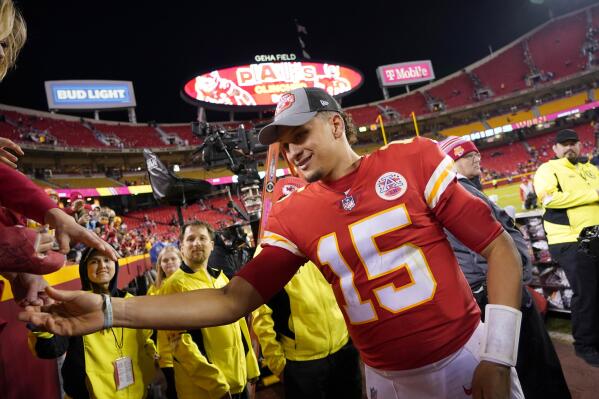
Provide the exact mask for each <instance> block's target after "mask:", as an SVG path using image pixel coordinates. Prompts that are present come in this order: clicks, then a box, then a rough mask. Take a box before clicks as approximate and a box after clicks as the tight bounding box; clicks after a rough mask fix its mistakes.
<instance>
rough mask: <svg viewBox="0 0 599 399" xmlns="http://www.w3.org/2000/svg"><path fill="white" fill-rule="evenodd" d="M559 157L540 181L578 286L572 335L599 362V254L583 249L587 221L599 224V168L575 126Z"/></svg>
mask: <svg viewBox="0 0 599 399" xmlns="http://www.w3.org/2000/svg"><path fill="white" fill-rule="evenodd" d="M553 151H554V152H555V155H557V159H554V160H550V161H547V162H545V163H544V164H542V165H541V166H540V167H539V169H538V170H537V172H536V174H535V177H534V187H535V191H536V192H537V195H538V196H539V198H540V200H541V201H542V202H543V206H544V207H545V213H544V215H543V224H544V227H545V231H546V233H547V241H548V243H549V251H550V252H551V256H552V258H553V259H554V260H555V261H557V262H558V263H559V265H560V266H561V267H562V268H563V269H564V271H565V273H566V276H567V277H568V281H569V282H570V287H571V288H572V291H573V296H572V301H571V310H572V335H573V336H574V349H575V352H576V355H577V356H579V357H581V358H582V359H584V360H585V361H586V362H587V363H588V364H590V365H592V366H595V367H599V259H596V258H594V257H592V256H590V255H587V254H584V253H582V252H579V251H578V244H577V238H578V236H579V234H580V232H581V230H582V229H583V228H584V227H588V226H594V225H599V170H598V169H597V167H595V166H594V165H592V164H591V163H589V162H588V160H587V159H586V158H582V157H581V156H580V152H581V144H580V141H579V139H578V134H577V133H576V132H575V131H573V130H562V131H560V132H558V133H557V136H556V142H555V144H554V145H553Z"/></svg>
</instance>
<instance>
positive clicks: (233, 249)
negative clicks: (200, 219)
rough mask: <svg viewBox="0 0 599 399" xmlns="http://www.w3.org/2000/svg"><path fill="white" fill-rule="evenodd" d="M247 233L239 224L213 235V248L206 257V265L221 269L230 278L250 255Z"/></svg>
mask: <svg viewBox="0 0 599 399" xmlns="http://www.w3.org/2000/svg"><path fill="white" fill-rule="evenodd" d="M253 249H254V248H251V247H250V244H249V239H248V237H247V234H245V232H244V231H243V229H241V227H240V226H231V227H229V228H228V229H225V230H221V231H218V232H216V233H215V235H214V250H213V251H212V254H211V255H210V258H209V259H208V266H209V267H212V268H214V269H221V270H222V271H223V273H224V274H225V276H227V278H231V277H232V276H233V275H234V274H235V273H237V271H238V270H239V269H241V267H242V266H243V265H244V264H245V263H246V262H248V261H249V260H250V259H251V257H252V252H253V251H252V250H253Z"/></svg>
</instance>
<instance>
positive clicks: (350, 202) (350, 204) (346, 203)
mask: <svg viewBox="0 0 599 399" xmlns="http://www.w3.org/2000/svg"><path fill="white" fill-rule="evenodd" d="M341 206H343V209H345V210H346V211H351V210H352V209H354V207H355V206H356V201H354V197H352V196H351V195H346V196H345V198H343V199H342V200H341Z"/></svg>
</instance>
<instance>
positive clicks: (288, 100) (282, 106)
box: [275, 93, 295, 116]
mask: <svg viewBox="0 0 599 399" xmlns="http://www.w3.org/2000/svg"><path fill="white" fill-rule="evenodd" d="M294 102H295V94H292V93H285V94H283V95H282V96H281V98H280V99H279V103H278V104H277V109H276V111H275V116H277V115H279V114H280V113H281V112H283V111H285V110H286V109H287V108H289V107H291V106H292V105H293V103H294Z"/></svg>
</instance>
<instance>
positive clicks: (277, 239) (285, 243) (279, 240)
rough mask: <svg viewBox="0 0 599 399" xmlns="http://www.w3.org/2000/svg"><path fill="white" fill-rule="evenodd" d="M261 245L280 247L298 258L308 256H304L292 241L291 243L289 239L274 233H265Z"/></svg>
mask: <svg viewBox="0 0 599 399" xmlns="http://www.w3.org/2000/svg"><path fill="white" fill-rule="evenodd" d="M260 244H263V245H271V246H273V247H279V248H283V249H286V250H287V251H289V252H291V253H292V254H294V255H296V256H301V257H304V258H305V257H306V255H304V254H303V253H302V252H301V251H300V250H299V249H298V247H297V245H295V244H294V243H292V242H291V241H289V240H288V239H287V238H285V237H283V236H281V235H278V234H275V233H273V232H272V231H265V232H264V237H263V238H262V241H261V242H260Z"/></svg>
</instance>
